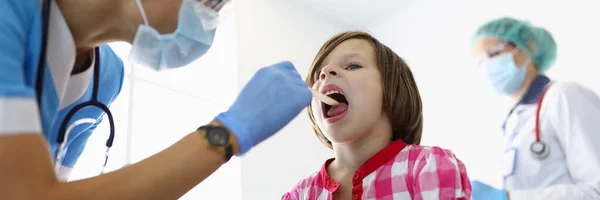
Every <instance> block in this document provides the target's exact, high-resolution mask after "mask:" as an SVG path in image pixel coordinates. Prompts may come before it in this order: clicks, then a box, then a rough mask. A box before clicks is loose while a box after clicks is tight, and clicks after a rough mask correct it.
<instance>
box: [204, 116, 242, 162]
mask: <svg viewBox="0 0 600 200" xmlns="http://www.w3.org/2000/svg"><path fill="white" fill-rule="evenodd" d="M198 131H199V132H200V134H201V135H202V138H203V139H204V143H205V144H206V146H207V147H208V148H210V149H212V150H214V151H217V152H218V153H219V154H221V155H223V158H224V159H225V162H227V161H229V159H231V157H232V156H233V143H234V142H235V140H234V138H233V135H232V134H231V132H230V131H229V130H227V128H225V127H224V126H223V125H221V124H219V123H214V122H212V123H210V124H208V125H205V126H201V127H200V128H198Z"/></svg>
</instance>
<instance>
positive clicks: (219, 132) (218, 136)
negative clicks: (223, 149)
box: [206, 128, 229, 146]
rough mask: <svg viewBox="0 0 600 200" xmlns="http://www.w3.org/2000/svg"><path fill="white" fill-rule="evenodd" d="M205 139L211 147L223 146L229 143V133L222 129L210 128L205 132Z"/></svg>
mask: <svg viewBox="0 0 600 200" xmlns="http://www.w3.org/2000/svg"><path fill="white" fill-rule="evenodd" d="M206 139H208V142H210V143H211V144H212V145H215V146H223V145H226V144H227V142H228V141H229V133H227V131H226V130H225V129H223V128H211V129H208V130H207V132H206Z"/></svg>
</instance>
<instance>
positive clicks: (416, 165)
mask: <svg viewBox="0 0 600 200" xmlns="http://www.w3.org/2000/svg"><path fill="white" fill-rule="evenodd" d="M409 147H410V149H408V150H407V151H408V154H409V156H408V164H409V166H408V170H409V172H411V173H410V174H409V175H408V176H409V177H410V178H409V182H410V184H411V185H413V186H414V187H415V191H414V192H415V194H414V195H416V196H419V195H425V196H431V195H433V196H438V197H439V198H440V199H461V198H466V197H470V196H471V184H470V180H469V177H468V175H467V170H466V167H465V165H464V164H463V163H462V161H460V160H459V159H458V158H456V156H455V155H454V153H452V151H450V150H448V149H443V148H440V147H436V146H433V147H429V146H420V145H410V146H409Z"/></svg>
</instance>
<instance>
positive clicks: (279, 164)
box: [235, 0, 341, 200]
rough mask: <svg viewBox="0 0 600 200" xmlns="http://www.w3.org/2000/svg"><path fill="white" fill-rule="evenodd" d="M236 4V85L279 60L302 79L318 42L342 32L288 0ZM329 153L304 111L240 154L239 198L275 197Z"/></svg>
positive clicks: (249, 0) (312, 168)
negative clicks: (314, 131)
mask: <svg viewBox="0 0 600 200" xmlns="http://www.w3.org/2000/svg"><path fill="white" fill-rule="evenodd" d="M236 4H237V5H236V10H235V13H236V21H237V30H238V31H237V32H238V42H237V43H238V66H239V69H238V70H239V73H240V74H239V83H240V88H241V87H242V86H243V85H244V84H245V83H246V82H247V81H248V80H249V79H250V78H251V77H252V75H253V74H254V73H255V72H256V71H257V70H258V69H259V68H261V67H263V66H268V65H271V64H273V63H276V62H279V61H282V60H290V61H291V62H293V63H294V64H295V66H296V68H297V69H298V71H299V72H300V74H301V75H302V76H303V77H306V74H307V72H308V68H309V67H310V64H311V63H312V59H313V57H314V56H315V55H316V53H317V51H318V50H319V48H320V47H321V45H322V44H323V43H324V42H325V41H326V40H327V39H329V38H330V37H331V36H333V35H334V34H336V33H338V32H340V31H341V28H340V27H338V26H337V25H336V24H332V23H329V22H328V21H327V20H326V19H323V17H320V16H319V15H316V14H313V12H310V11H309V10H307V9H305V8H303V7H301V6H296V5H295V3H291V2H289V1H278V0H244V1H236ZM284 100H285V99H282V101H284ZM332 155H333V153H332V152H331V151H330V150H328V149H327V148H325V147H324V146H323V145H322V144H321V143H320V142H319V141H318V140H317V138H316V137H315V136H314V134H313V132H312V129H311V128H310V123H309V119H308V115H307V113H306V112H305V111H304V112H302V113H300V115H299V116H298V117H297V118H296V119H295V120H294V121H292V122H291V123H290V124H289V125H288V126H286V127H285V128H284V129H283V130H282V131H280V132H279V133H277V135H275V136H274V137H272V138H270V139H269V140H267V141H265V142H263V143H262V144H260V145H259V146H257V147H256V148H254V149H252V150H251V151H250V152H249V153H248V154H247V155H246V156H245V157H244V158H242V195H243V199H248V200H250V199H280V198H281V196H282V194H283V193H284V192H287V191H289V190H290V189H291V188H292V187H293V186H294V184H296V183H297V182H298V181H299V180H300V179H302V178H304V177H307V176H309V175H311V174H312V173H313V172H315V171H317V170H318V169H319V168H320V166H321V165H322V164H323V162H324V161H325V160H326V159H327V158H330V157H332Z"/></svg>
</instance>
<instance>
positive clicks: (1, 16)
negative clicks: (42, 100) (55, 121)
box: [0, 0, 41, 135]
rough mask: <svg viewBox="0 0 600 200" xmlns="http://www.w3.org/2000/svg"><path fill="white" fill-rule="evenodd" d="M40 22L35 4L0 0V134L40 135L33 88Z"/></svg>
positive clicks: (26, 1)
mask: <svg viewBox="0 0 600 200" xmlns="http://www.w3.org/2000/svg"><path fill="white" fill-rule="evenodd" d="M40 22H41V9H40V7H39V2H38V1H35V0H0V135H3V134H21V133H39V132H41V123H40V115H39V111H38V107H37V101H36V98H35V87H34V82H35V74H36V71H37V62H38V55H39V53H38V52H39V47H40V45H39V44H40V41H41V39H40V31H41V28H40ZM35 48H38V49H35Z"/></svg>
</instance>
